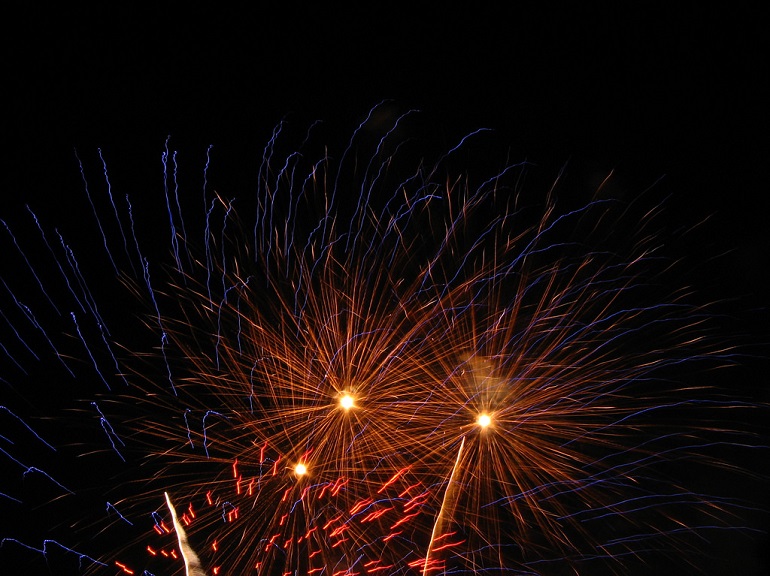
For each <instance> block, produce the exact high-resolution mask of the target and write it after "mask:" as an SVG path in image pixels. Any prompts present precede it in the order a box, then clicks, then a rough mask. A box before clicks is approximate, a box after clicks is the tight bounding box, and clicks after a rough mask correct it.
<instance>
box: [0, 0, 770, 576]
mask: <svg viewBox="0 0 770 576" xmlns="http://www.w3.org/2000/svg"><path fill="white" fill-rule="evenodd" d="M189 4H190V5H189V6H188V5H186V4H182V3H176V4H174V7H173V8H167V7H166V8H162V9H151V10H143V9H140V8H136V7H134V6H132V5H125V6H124V5H117V4H116V5H112V4H110V3H105V4H103V5H100V6H97V7H89V8H85V7H79V6H73V7H68V8H67V9H65V8H57V9H56V11H49V10H43V9H42V8H39V9H35V8H28V7H25V8H24V9H23V10H22V12H20V13H19V14H17V15H15V16H13V17H8V18H6V22H5V29H6V30H5V32H4V36H5V37H4V39H3V41H2V42H3V47H4V50H3V52H4V59H3V65H2V66H3V74H2V85H3V88H2V93H3V96H4V98H3V99H4V100H5V102H4V104H3V128H2V131H3V138H4V141H5V146H4V149H5V151H4V153H3V155H2V156H3V158H2V162H3V164H4V166H3V168H2V170H1V171H0V194H1V195H2V202H1V203H0V218H2V219H3V220H5V221H6V222H8V223H9V224H10V225H12V226H18V225H19V222H22V221H23V222H27V219H26V218H24V217H20V216H19V214H20V213H22V212H23V211H24V208H23V207H24V205H25V204H30V205H31V206H34V207H36V210H38V211H40V212H41V213H44V214H46V216H47V217H48V218H49V221H55V220H56V219H57V218H58V219H67V220H68V221H69V226H70V227H71V228H72V227H76V226H77V224H73V222H77V221H78V218H81V217H83V214H84V213H83V212H82V211H81V209H80V208H76V206H82V204H81V203H82V197H81V196H79V195H80V194H81V188H80V186H81V181H80V176H79V172H78V170H79V169H78V164H77V160H76V157H75V151H77V154H78V155H79V156H81V157H88V158H90V160H89V161H90V162H93V161H94V157H95V156H94V155H95V153H96V150H97V149H101V150H102V151H103V153H104V154H105V158H106V159H107V161H108V162H109V163H110V164H111V166H114V168H111V170H112V171H113V172H114V173H115V174H116V175H119V177H120V178H122V179H121V180H120V185H122V186H123V187H125V189H130V190H131V191H132V194H137V195H139V196H141V194H142V190H143V189H146V188H147V186H146V182H147V181H148V179H150V180H151V179H152V178H155V177H157V164H158V160H159V158H160V154H161V152H162V151H163V146H164V142H165V141H166V138H167V136H169V135H170V137H171V140H170V142H171V146H172V147H174V148H179V149H182V150H184V151H185V152H186V153H188V154H190V155H197V156H196V157H197V158H200V156H201V155H202V154H203V153H204V152H205V150H206V148H207V147H208V146H209V145H213V148H212V150H213V151H214V155H215V156H214V157H215V158H216V159H217V162H219V164H218V166H219V170H220V171H222V172H226V171H228V170H229V171H231V172H232V174H233V176H232V186H233V187H237V186H239V185H241V184H243V183H244V182H248V181H249V178H252V177H253V173H254V171H255V170H256V167H252V166H251V164H250V163H256V162H258V159H259V154H260V153H261V150H262V147H263V146H264V143H265V141H266V140H267V139H268V138H269V137H270V134H271V131H272V129H273V127H274V126H275V125H276V124H277V123H278V122H279V121H281V120H282V119H291V120H296V121H297V122H305V123H307V122H309V121H312V120H315V119H321V120H323V121H324V122H325V123H326V124H328V125H330V126H332V127H333V128H332V131H333V133H334V132H336V131H338V134H339V136H340V138H341V139H342V140H341V142H344V138H346V137H347V135H349V134H350V133H351V132H352V130H353V129H354V128H355V126H357V125H358V123H359V122H361V120H362V119H363V118H364V117H365V116H366V113H367V112H368V110H369V109H370V108H371V107H372V106H374V105H376V104H377V103H379V102H381V101H383V100H388V101H391V102H392V103H393V106H395V107H397V108H398V109H401V110H406V109H412V108H415V109H419V110H421V111H422V112H421V113H422V114H423V116H424V118H425V119H426V122H425V125H427V126H431V127H433V129H434V130H435V131H434V132H433V133H432V134H431V137H432V139H433V141H434V142H435V143H436V144H437V145H438V146H439V147H441V146H444V147H447V146H450V145H452V144H453V143H454V142H456V141H457V140H458V138H459V137H461V136H462V135H464V134H467V133H468V132H470V131H472V130H474V129H476V128H479V127H487V128H492V129H494V130H495V134H496V136H495V138H496V140H497V141H498V142H500V144H501V146H502V147H503V148H504V149H505V150H507V154H508V156H509V157H510V158H512V159H520V160H527V161H529V162H531V163H532V164H533V165H534V166H536V167H537V168H538V170H542V172H539V174H540V176H539V177H540V178H542V181H543V182H546V181H548V180H549V179H552V178H554V177H555V176H556V175H557V174H558V173H559V171H560V170H562V169H564V170H565V175H566V176H565V178H566V179H567V181H568V182H570V183H573V184H574V185H575V186H576V187H577V188H580V189H583V190H585V189H587V188H590V187H591V186H593V185H594V184H595V183H598V182H600V181H601V180H602V179H603V178H604V177H605V176H606V175H607V174H608V173H609V172H611V171H612V172H613V182H614V186H615V188H614V189H615V190H616V191H617V192H619V193H620V194H623V195H629V196H632V195H636V194H639V193H641V192H642V191H645V190H647V189H648V188H650V187H651V186H652V185H653V184H655V192H654V193H653V195H654V196H656V197H657V196H660V197H662V198H663V197H665V198H667V201H666V202H667V206H668V208H667V212H666V216H665V218H666V219H667V223H668V224H669V225H670V226H671V228H672V229H678V228H689V227H691V226H693V225H694V224H696V223H698V222H700V221H702V220H704V219H706V220H708V225H707V226H704V227H701V228H698V229H697V230H696V231H694V232H693V233H692V234H690V235H689V236H688V237H687V238H688V240H687V241H686V242H684V243H681V244H677V245H676V246H675V248H674V250H675V251H679V253H680V255H682V256H685V257H688V258H690V259H691V260H692V261H693V262H695V264H694V266H695V272H694V273H693V278H695V279H697V280H698V282H700V283H701V286H700V289H701V290H702V291H703V293H704V294H706V295H707V298H714V299H721V300H724V301H727V302H730V304H729V305H722V306H721V308H720V309H724V310H729V312H730V313H731V314H735V316H736V317H737V318H738V324H739V325H740V330H741V332H742V336H741V338H742V340H743V341H745V342H746V343H748V344H749V349H750V354H751V355H752V356H753V357H752V358H751V359H749V360H747V361H746V366H745V367H744V368H742V369H740V370H739V374H740V377H741V378H742V379H743V380H744V382H743V385H742V388H741V389H742V390H743V391H744V392H748V393H750V394H753V395H755V398H757V399H758V400H765V401H767V400H770V394H768V392H767V384H768V382H767V375H766V372H765V369H766V368H767V364H768V363H767V362H766V360H765V359H764V356H765V355H766V353H767V346H766V345H763V344H762V342H765V343H766V342H768V341H769V340H768V338H770V331H768V329H767V324H768V319H770V315H768V312H767V308H766V301H767V298H766V296H765V295H766V294H767V293H770V285H769V284H768V281H767V276H768V274H767V268H768V264H770V262H769V261H768V260H769V256H770V232H768V231H769V230H770V222H769V221H768V214H769V210H770V187H769V186H768V183H769V182H770V168H769V166H770V155H769V154H770V145H769V144H768V133H769V131H768V130H769V129H770V122H769V121H768V104H767V103H768V102H770V92H769V91H768V77H769V73H770V67H769V66H768V59H767V56H766V54H765V49H767V48H768V44H769V42H768V40H767V38H768V33H767V30H768V25H770V23H768V22H767V19H766V17H764V16H762V17H761V16H760V15H759V14H760V13H761V10H760V9H759V7H760V4H759V3H745V5H742V6H741V7H738V5H736V4H735V3H730V5H729V9H728V8H725V7H719V6H718V5H716V4H715V5H713V6H705V5H702V4H701V3H695V2H681V3H678V6H677V7H676V8H673V7H672V6H670V5H669V4H673V3H666V2H651V3H650V2H645V3H637V4H638V6H637V7H634V8H616V7H614V4H613V3H599V4H602V5H601V6H597V7H586V5H585V4H584V3H573V4H572V5H571V6H570V7H566V8H565V7H562V6H559V7H553V6H550V5H549V4H550V3H542V5H541V4H540V3H533V4H537V5H538V6H539V7H537V8H532V7H530V8H520V7H514V8H509V9H491V8H479V9H473V10H471V9H468V10H464V11H463V10H451V9H450V10H449V11H439V10H438V9H437V10H436V11H427V10H424V11H415V10H414V8H413V7H412V8H407V9H403V8H396V7H390V6H383V7H382V8H380V9H373V8H361V7H351V8H346V9H330V8H328V7H326V6H321V5H313V6H311V7H307V8H306V7H302V6H301V5H294V3H290V4H291V5H288V6H286V7H284V8H282V9H280V10H279V9H267V10H260V9H258V8H254V9H250V10H247V11H245V12H242V11H236V10H232V11H227V10H224V9H220V8H218V7H214V6H213V4H212V3H201V4H198V5H196V7H193V6H192V3H189ZM512 4H514V5H515V4H517V3H512ZM604 4H606V5H604ZM608 6H613V7H611V8H608ZM196 162H197V160H196ZM117 177H118V176H116V178H117ZM196 177H197V176H196ZM113 184H114V183H113ZM144 193H145V194H149V193H150V192H149V191H147V192H144ZM73 197H77V199H73ZM567 202H569V199H567ZM25 225H26V224H25ZM65 226H66V225H65ZM5 245H7V244H4V246H5ZM5 258H6V257H5V256H4V255H3V254H0V259H3V260H5ZM8 273H9V272H8V271H7V270H6V264H5V262H3V264H2V265H0V274H2V275H7V274H8ZM0 376H2V375H0ZM25 394H27V392H23V393H22V394H21V396H24V395H25ZM27 397H31V398H35V400H33V401H34V402H37V401H41V402H42V401H43V400H42V399H37V398H36V397H35V394H34V392H30V393H29V394H27ZM6 398H8V399H11V398H14V399H15V398H17V391H16V390H13V389H12V387H11V386H10V385H8V384H7V383H6V381H5V379H3V380H2V381H0V405H3V404H5V403H6V402H5V399H6ZM758 428H759V429H760V430H762V431H763V433H764V432H766V428H764V427H758ZM2 434H3V432H2V429H0V435H2ZM0 446H2V445H0ZM764 455H765V456H766V452H765V453H764ZM748 465H749V466H752V467H753V466H754V465H756V468H757V470H759V471H768V466H767V464H766V463H764V462H762V463H757V462H750V463H749V464H748ZM6 469H8V468H6V464H5V463H4V462H3V463H2V464H1V465H0V474H5V473H6ZM752 490H757V494H759V493H760V491H759V490H758V489H757V488H756V485H754V488H752ZM758 497H759V496H758ZM0 503H1V502H0ZM758 505H759V506H766V505H767V499H766V494H765V499H764V500H763V502H760V503H758ZM7 509H9V508H4V510H3V514H5V510H7ZM8 524H9V518H8V517H7V516H6V517H3V518H0V537H3V536H5V535H6V534H9V533H10V532H9V530H8V529H7V526H8ZM37 528H38V529H39V528H41V527H40V526H38V527H37ZM24 531H25V532H27V533H29V534H36V533H37V534H38V535H41V534H44V530H42V529H41V530H36V529H35V528H34V527H25V528H24ZM40 537H42V536H40ZM761 541H762V539H761V538H759V539H757V540H756V542H750V543H748V544H746V543H742V544H740V545H739V546H737V547H735V548H730V547H729V546H727V545H726V548H725V549H726V550H728V553H731V554H739V553H740V555H741V556H742V557H736V558H734V559H732V560H731V562H730V563H729V564H730V566H733V567H735V572H734V573H735V574H744V575H749V576H751V575H754V574H756V575H757V576H759V575H760V574H763V573H765V572H764V570H767V569H768V567H770V560H769V559H768V556H767V555H766V554H765V555H764V556H762V554H761V552H760V551H759V547H760V544H759V543H758V542H761ZM764 541H765V542H766V541H767V537H766V535H765V536H764ZM5 553H6V552H5V551H4V550H0V572H3V569H2V566H3V564H2V562H3V560H2V558H3V554H5ZM723 569H724V567H722V570H723ZM656 572H658V573H659V574H666V572H665V568H664V567H661V568H660V569H657V570H656ZM41 573H46V572H45V571H43V572H41ZM719 573H725V572H724V571H722V572H719Z"/></svg>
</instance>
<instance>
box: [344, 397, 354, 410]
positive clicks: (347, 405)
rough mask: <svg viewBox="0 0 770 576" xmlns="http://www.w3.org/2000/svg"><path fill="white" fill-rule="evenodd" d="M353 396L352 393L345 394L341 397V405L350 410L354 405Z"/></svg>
mask: <svg viewBox="0 0 770 576" xmlns="http://www.w3.org/2000/svg"><path fill="white" fill-rule="evenodd" d="M354 405H355V404H354V402H353V397H352V396H351V395H350V394H344V395H343V396H342V397H341V398H340V406H341V407H342V408H343V409H344V410H345V411H347V410H350V409H351V408H352V407H353V406H354Z"/></svg>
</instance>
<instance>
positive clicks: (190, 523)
mask: <svg viewBox="0 0 770 576" xmlns="http://www.w3.org/2000/svg"><path fill="white" fill-rule="evenodd" d="M392 110H393V109H392V108H391V107H390V106H388V105H381V106H378V107H376V108H374V109H373V110H371V111H370V113H369V114H368V115H367V116H366V118H365V119H364V120H363V121H362V122H361V123H360V124H358V125H357V126H356V128H355V129H354V130H353V135H352V137H351V138H350V139H349V141H347V142H346V144H344V145H342V146H340V147H339V148H338V149H337V150H332V149H331V148H328V147H327V146H326V142H324V139H323V138H321V137H320V135H319V133H320V132H322V125H321V124H320V123H314V124H310V125H309V127H307V128H302V130H300V131H298V132H297V123H292V122H288V121H285V122H282V123H281V124H279V125H278V126H277V127H276V128H275V130H274V131H273V134H272V136H271V138H270V139H269V140H268V142H267V145H266V146H265V147H264V149H263V151H262V154H261V161H260V162H259V164H258V169H257V170H256V181H255V182H252V183H251V186H250V187H249V186H247V187H246V190H242V189H234V186H233V185H232V184H230V183H229V182H228V181H227V180H225V179H224V178H222V177H221V176H220V175H219V174H218V173H217V168H216V166H217V155H216V148H209V149H207V150H205V158H202V159H201V161H200V163H199V165H198V167H197V169H195V170H194V169H193V168H191V165H192V164H194V162H192V161H189V162H188V163H187V165H186V166H185V169H186V170H188V171H192V172H197V174H199V175H200V177H199V179H198V180H197V181H196V180H195V179H193V182H194V183H195V186H194V187H191V185H190V184H189V183H188V182H187V181H186V180H183V179H182V178H181V176H180V174H181V173H183V172H184V170H182V164H183V162H187V160H185V159H184V157H183V154H182V153H178V152H175V151H174V150H173V149H172V148H171V140H166V142H165V144H164V145H163V147H162V151H161V154H160V160H159V162H158V164H159V167H158V182H157V183H156V185H155V188H157V189H158V197H159V198H160V199H161V201H160V209H158V210H155V211H152V210H148V209H146V208H143V209H142V210H139V209H135V206H138V205H139V204H140V203H141V201H142V200H143V198H142V197H138V198H135V197H134V196H136V194H133V195H132V193H131V192H130V191H128V190H126V191H123V190H121V191H119V190H118V189H119V188H120V184H119V182H120V178H119V177H116V176H115V174H114V173H113V172H114V170H113V168H112V165H111V162H110V158H109V152H108V151H107V150H105V151H104V152H103V151H102V150H99V151H98V152H97V154H96V155H95V158H94V159H92V162H91V163H90V164H89V161H88V157H87V155H86V154H81V155H79V156H78V157H77V158H76V166H77V171H78V172H79V176H82V183H83V186H84V195H85V199H86V203H85V206H86V209H87V213H88V214H89V218H91V221H92V225H90V228H91V230H90V232H89V230H86V229H84V230H74V231H73V230H70V231H65V230H62V229H60V228H57V227H56V224H53V225H52V224H50V223H49V222H48V218H43V217H42V216H41V215H39V214H38V212H33V210H34V208H33V207H30V208H29V214H30V215H31V216H32V220H31V221H29V222H26V224H22V225H13V226H12V225H10V224H6V222H5V221H4V222H3V223H4V227H3V228H4V233H5V236H4V238H3V242H4V247H3V250H4V251H5V253H6V254H8V255H9V257H8V264H7V265H5V264H4V268H3V270H2V271H0V272H1V273H2V291H3V300H2V323H3V333H2V341H0V342H1V343H2V345H3V346H2V353H3V356H4V358H3V362H4V363H3V365H2V370H3V372H2V373H1V374H0V377H2V380H3V385H4V386H5V387H6V388H5V391H6V392H12V394H8V396H9V401H8V402H3V406H2V411H0V417H2V420H0V422H1V424H0V426H2V428H0V430H2V437H1V438H0V440H2V442H3V444H2V445H0V458H2V459H4V460H5V462H4V464H3V466H4V469H7V470H9V471H10V473H9V474H6V475H5V476H7V480H4V482H5V484H4V485H3V486H2V487H0V492H1V493H0V498H1V499H2V503H3V506H4V507H5V508H6V509H10V510H12V511H13V513H14V514H16V515H19V514H24V513H27V512H29V511H34V510H50V511H51V512H50V513H49V512H46V513H45V516H44V518H45V524H36V525H33V526H31V527H29V526H27V527H25V525H22V526H19V527H17V528H14V527H13V526H8V527H6V526H3V529H4V530H5V533H4V534H3V535H0V536H2V537H3V543H2V548H0V554H14V557H18V556H19V555H24V557H25V558H28V559H29V561H30V562H31V561H33V559H39V558H43V559H44V560H45V561H46V562H48V563H49V566H51V565H54V564H56V563H61V565H62V566H68V567H69V569H70V570H71V569H72V567H73V566H74V567H75V568H76V570H78V571H80V572H82V573H86V574H116V573H123V574H146V575H150V574H154V575H157V576H159V575H161V574H186V575H187V576H190V575H193V574H195V575H200V574H206V575H209V576H211V575H216V574H239V575H240V574H244V575H245V574H255V575H257V574H258V575H270V576H273V575H276V576H277V575H280V576H290V575H298V574H307V575H311V574H312V575H323V576H343V575H351V576H352V575H365V574H376V575H380V574H387V575H410V574H411V575H415V576H416V575H422V576H429V575H430V576H433V575H438V574H490V575H491V574H501V573H502V574H572V573H575V574H579V573H591V574H632V573H637V572H639V571H644V570H648V569H649V566H650V565H651V564H653V563H654V562H659V561H664V562H665V563H666V565H667V566H677V567H679V568H680V569H683V570H687V569H690V567H691V565H696V566H697V565H698V562H700V557H699V556H700V555H701V554H702V553H703V550H704V549H707V548H708V539H709V538H711V537H713V535H714V534H729V535H732V534H736V535H743V536H745V535H748V537H751V535H752V534H753V533H754V531H755V530H756V526H755V525H752V523H751V522H749V521H748V520H745V518H747V517H749V516H750V515H751V514H753V513H754V512H753V511H752V510H751V509H752V507H754V504H753V503H752V502H746V501H744V500H741V499H740V498H739V496H740V490H738V489H737V488H734V487H735V486H737V485H736V484H735V482H736V481H737V479H738V478H743V476H742V475H741V472H740V471H739V470H738V469H737V466H735V465H734V460H732V459H731V455H735V454H738V453H746V454H755V453H758V452H759V451H761V450H762V449H763V448H762V447H761V446H760V444H761V443H760V442H759V441H758V440H757V439H756V438H755V437H754V436H753V434H752V432H753V431H752V430H751V428H750V426H748V425H747V424H746V422H747V418H748V415H750V414H752V413H753V412H757V411H759V410H761V409H762V408H761V407H760V406H759V405H757V404H756V403H751V402H748V401H745V400H743V399H741V398H740V397H738V396H737V395H736V394H730V393H729V391H728V390H725V389H723V388H720V387H719V386H715V385H708V384H706V383H705V382H704V379H706V378H707V377H708V376H709V375H713V374H716V373H719V372H720V371H722V369H725V368H729V367H730V366H735V365H737V364H739V363H740V362H741V358H742V356H741V354H740V350H739V349H738V346H737V342H735V341H734V340H733V339H731V337H730V336H729V335H725V334H720V333H719V330H718V326H721V325H722V324H721V322H717V320H718V318H717V315H716V313H715V312H714V310H713V308H714V306H713V305H709V304H706V303H702V302H699V300H698V297H697V291H695V290H694V289H693V288H691V287H690V286H688V285H687V284H686V283H683V282H681V281H678V280H680V278H679V276H678V271H679V270H680V267H681V266H682V264H681V263H679V262H677V261H675V260H673V259H671V258H669V257H668V256H667V254H666V241H665V236H663V235H661V234H660V233H658V228H657V220H658V218H659V217H660V215H661V213H662V212H663V211H664V210H665V205H660V204H657V203H652V204H648V203H647V201H646V200H645V199H644V197H642V198H640V199H638V200H637V201H634V202H622V201H619V200H615V199H612V198H611V197H610V196H609V194H608V193H607V188H608V184H607V183H605V184H603V185H602V186H601V187H600V188H599V189H598V190H594V191H592V194H591V195H590V196H588V197H587V198H586V200H585V201H584V202H576V201H574V197H573V198H570V197H569V195H568V194H567V193H566V192H564V191H563V190H564V187H565V186H566V185H565V184H564V183H563V182H561V178H562V177H561V176H560V178H559V179H557V181H556V182H555V183H553V185H549V186H548V187H547V188H545V191H543V190H541V189H537V187H536V186H535V189H534V190H530V189H529V187H528V186H527V187H525V186H524V185H523V182H524V180H525V177H527V178H529V175H530V174H531V173H532V172H533V171H534V170H535V168H534V167H533V166H531V165H529V164H528V163H526V162H510V161H509V160H507V159H505V157H500V160H499V164H495V162H496V161H497V160H496V159H497V156H495V155H494V153H493V152H492V151H490V150H489V147H488V146H489V145H488V144H484V139H485V138H489V137H490V135H491V134H492V133H491V131H487V130H477V131H474V132H472V133H470V134H468V135H466V136H463V137H460V138H458V139H457V140H456V142H454V143H452V144H450V145H449V146H446V147H445V148H444V151H443V152H441V153H439V154H437V155H435V156H433V157H432V156H430V155H429V151H427V152H426V151H424V150H422V149H421V147H420V137H419V132H418V131H417V129H416V128H415V119H416V118H417V117H418V116H419V115H418V114H417V113H416V112H414V111H408V112H406V113H403V114H394V113H393V112H392ZM383 126H384V128H383ZM298 143H299V146H297V144H298ZM476 147H480V148H481V149H482V150H483V151H484V162H483V163H482V164H483V166H482V167H477V166H476V165H475V164H474V163H473V162H470V160H469V159H470V158H472V157H473V153H474V150H476V149H477V148H476ZM469 162H470V163H469ZM490 164H491V165H493V166H494V168H493V169H491V170H489V169H487V168H486V167H487V166H489V165H490ZM108 168H109V171H108ZM530 184H531V183H529V182H528V185H530ZM560 198H566V200H564V201H562V200H560ZM145 200H146V199H145ZM158 214H162V215H163V218H162V219H161V220H158V218H157V217H158ZM84 228H85V226H84ZM91 232H92V233H93V235H91ZM54 239H56V240H54ZM84 242H86V243H84ZM158 246H163V249H160V250H159V249H158ZM6 266H7V267H6ZM677 281H678V282H677ZM710 379H711V380H713V378H710ZM4 394H5V393H4ZM53 394H56V397H57V398H59V400H57V402H56V403H51V402H50V398H51V395H53ZM25 397H33V402H35V403H36V406H34V407H33V408H30V407H29V405H28V404H25ZM84 399H85V400H84ZM70 460H71V464H69V462H70ZM65 462H66V463H65ZM74 468H78V469H79V470H81V471H82V472H81V473H80V474H76V473H73V469H74ZM728 473H729V474H731V476H729V478H730V482H731V483H732V484H727V483H725V484H724V486H727V488H723V485H722V483H721V482H720V484H719V485H718V486H716V489H713V490H712V489H709V487H708V483H706V482H704V481H703V480H702V479H701V478H703V477H706V476H707V475H717V476H718V477H719V478H728ZM33 477H34V485H33V486H30V485H29V483H28V480H30V479H31V478H33ZM170 494H171V495H173V502H172V500H171V498H170V496H169V495H170ZM30 513H31V512H30ZM36 514H37V513H36ZM63 527H66V529H64V528H63ZM54 549H55V550H56V552H55V553H54V552H52V550H54ZM54 556H55V557H54ZM635 571H636V572H635Z"/></svg>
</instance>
